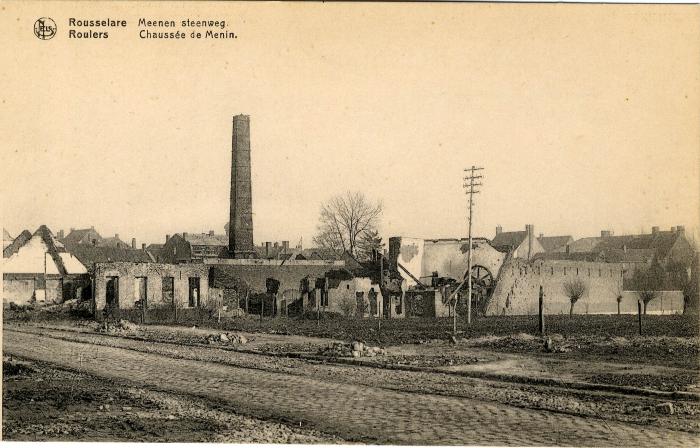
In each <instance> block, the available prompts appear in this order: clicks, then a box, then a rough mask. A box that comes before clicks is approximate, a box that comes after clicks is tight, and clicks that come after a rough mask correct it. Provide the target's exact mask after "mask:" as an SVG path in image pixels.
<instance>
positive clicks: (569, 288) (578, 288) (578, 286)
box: [564, 278, 587, 316]
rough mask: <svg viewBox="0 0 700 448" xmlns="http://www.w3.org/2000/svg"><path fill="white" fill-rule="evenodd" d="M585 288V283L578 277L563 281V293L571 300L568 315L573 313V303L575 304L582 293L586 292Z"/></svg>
mask: <svg viewBox="0 0 700 448" xmlns="http://www.w3.org/2000/svg"><path fill="white" fill-rule="evenodd" d="M586 289H587V288H586V284H585V283H584V282H583V280H581V279H580V278H577V279H574V280H569V281H566V282H564V294H566V296H567V297H568V298H569V300H570V301H571V308H569V316H573V315H574V305H576V302H578V300H579V299H580V298H581V297H583V295H584V294H585V293H586Z"/></svg>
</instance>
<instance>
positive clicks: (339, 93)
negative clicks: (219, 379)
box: [0, 2, 700, 246]
mask: <svg viewBox="0 0 700 448" xmlns="http://www.w3.org/2000/svg"><path fill="white" fill-rule="evenodd" d="M162 6H164V7H162V8H161V9H160V11H158V10H157V9H155V8H157V7H158V5H156V6H152V7H149V5H145V4H135V3H122V4H115V3H110V4H101V5H94V4H93V5H83V6H81V7H77V6H71V5H67V4H58V3H55V4H45V5H43V6H42V5H38V4H31V5H26V4H14V3H10V4H8V3H5V4H4V5H3V7H2V8H3V10H2V11H1V12H2V16H3V17H2V20H3V28H2V29H3V33H4V34H5V37H6V38H9V39H10V41H11V42H10V44H11V45H12V49H13V50H14V51H11V52H10V54H11V58H10V63H9V64H7V65H6V66H5V67H3V68H2V69H0V70H2V72H3V75H2V85H3V86H5V87H4V88H3V89H2V92H0V95H1V96H2V106H3V107H2V109H3V116H4V118H3V120H2V121H3V125H4V130H3V132H2V140H3V141H2V143H1V145H2V155H3V156H2V179H3V180H2V196H3V214H4V219H3V225H4V227H6V228H7V229H8V230H9V231H10V232H11V233H12V234H13V235H16V234H17V233H19V232H20V231H21V230H22V229H24V228H27V229H29V230H31V231H34V230H35V229H36V227H37V226H38V225H40V224H47V225H48V226H49V227H50V228H51V230H53V231H57V230H59V229H62V228H63V229H66V230H67V229H68V228H70V227H75V228H80V227H89V226H90V225H94V226H95V227H96V229H97V230H98V231H99V232H100V233H101V234H102V235H103V236H110V235H113V234H114V233H119V234H120V236H121V237H122V239H123V240H125V241H127V242H128V241H130V238H132V237H135V238H136V239H137V240H138V243H139V244H140V243H141V242H146V243H151V242H162V241H163V240H164V235H165V234H173V233H175V232H182V231H189V232H205V231H208V230H210V229H213V230H215V231H217V233H221V232H223V226H224V224H225V222H226V221H227V219H228V213H229V208H228V207H229V178H230V160H231V119H232V116H233V115H235V114H240V113H243V114H248V115H250V116H251V134H252V135H251V147H252V164H253V208H254V232H255V233H254V234H255V241H256V243H260V242H262V241H268V240H272V241H275V240H290V241H291V242H292V245H294V244H296V242H298V241H299V239H300V238H302V237H303V239H304V245H305V246H308V245H309V243H310V240H311V237H312V235H313V233H314V230H315V226H316V222H317V218H318V210H319V205H320V203H321V202H322V201H324V200H325V199H327V198H329V197H330V196H331V195H333V194H337V193H342V192H343V191H345V190H361V191H363V192H365V193H366V194H367V195H368V196H369V197H371V198H374V199H378V200H382V201H383V203H384V206H385V212H384V216H383V221H382V228H381V231H382V234H383V235H384V236H385V237H388V236H392V235H404V236H416V237H426V238H428V237H456V236H464V235H465V234H466V199H465V195H464V190H463V188H462V176H463V174H464V173H463V168H465V167H468V166H470V165H472V164H476V165H480V166H483V167H485V172H484V173H485V178H484V181H483V183H484V185H483V187H482V188H481V191H482V193H481V194H479V195H478V198H477V201H476V209H475V235H478V236H485V237H489V238H491V237H493V234H494V229H495V226H496V225H498V224H500V225H502V226H503V228H504V230H520V229H524V227H525V225H526V224H528V223H532V224H534V226H535V232H536V233H540V232H543V233H545V234H549V235H555V234H572V235H574V236H575V237H582V236H595V235H598V234H599V232H600V230H601V229H612V230H614V231H615V233H616V234H622V233H627V232H632V233H639V232H640V231H642V230H644V231H649V230H650V228H651V226H653V225H658V226H660V227H661V228H662V229H663V228H669V227H671V226H675V225H678V224H682V225H685V226H686V227H687V228H688V229H689V230H691V231H696V229H697V227H698V221H699V216H698V215H699V214H700V208H699V202H700V201H699V194H700V182H699V179H700V173H699V170H700V159H699V156H700V107H699V105H700V96H699V94H700V89H699V84H700V80H699V77H698V75H699V74H700V73H699V70H700V69H699V67H700V33H699V32H698V30H699V27H700V25H698V24H699V23H700V20H699V19H700V14H698V11H699V9H698V7H697V6H696V5H692V6H639V5H637V6H610V5H607V6H600V5H498V6H493V5H484V4H470V5H457V4H444V5H416V4H383V5H370V4H352V5H351V4H337V5H333V4H305V5H302V4H287V5H279V4H255V3H254V4H250V3H244V4H237V5H229V4H224V3H219V2H215V3H213V4H210V5H208V6H205V5H198V4H195V3H184V4H174V5H173V4H171V5H162ZM165 6H167V7H165ZM207 7H208V8H210V9H208V10H207V9H206V8H207ZM98 8H99V9H98ZM149 8H151V9H149ZM214 8H216V9H214ZM78 15H79V16H80V18H82V19H102V18H107V17H112V18H124V19H126V20H127V21H128V22H129V25H128V28H127V29H126V30H110V38H109V39H107V40H75V39H68V38H67V34H66V29H67V28H68V26H67V25H68V18H69V17H77V16H78ZM41 16H48V17H52V18H53V19H54V20H55V21H56V23H57V24H58V26H59V35H57V36H56V37H55V38H54V39H52V40H50V41H41V40H39V39H36V38H35V37H34V35H33V34H32V26H33V23H34V21H35V20H36V18H37V17H41ZM139 17H146V18H149V19H170V18H172V19H175V20H177V21H179V20H180V19H182V18H185V17H192V18H212V19H226V20H227V21H229V23H230V25H229V27H228V28H229V30H231V31H235V32H236V33H237V34H238V35H239V38H238V39H235V40H216V41H211V40H209V41H198V42H195V41H191V40H185V41H178V42H172V41H161V42H155V41H144V40H141V39H139V38H138V30H137V28H136V22H137V21H138V18H139ZM8 125H9V126H8Z"/></svg>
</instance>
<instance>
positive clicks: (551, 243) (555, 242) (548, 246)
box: [537, 235, 573, 252]
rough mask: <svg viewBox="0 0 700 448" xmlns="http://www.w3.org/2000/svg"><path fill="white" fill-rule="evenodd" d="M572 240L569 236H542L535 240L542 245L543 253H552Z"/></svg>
mask: <svg viewBox="0 0 700 448" xmlns="http://www.w3.org/2000/svg"><path fill="white" fill-rule="evenodd" d="M572 240H573V238H572V237H571V235H562V236H542V237H539V238H537V241H539V243H540V245H542V248H543V249H544V251H545V252H552V251H554V250H557V249H560V248H562V247H565V246H566V244H567V243H568V242H570V241H572Z"/></svg>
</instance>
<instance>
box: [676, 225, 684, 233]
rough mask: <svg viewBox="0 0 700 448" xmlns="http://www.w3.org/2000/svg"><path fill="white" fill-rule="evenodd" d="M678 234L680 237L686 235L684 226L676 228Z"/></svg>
mask: <svg viewBox="0 0 700 448" xmlns="http://www.w3.org/2000/svg"><path fill="white" fill-rule="evenodd" d="M676 233H678V234H679V235H685V227H684V226H676Z"/></svg>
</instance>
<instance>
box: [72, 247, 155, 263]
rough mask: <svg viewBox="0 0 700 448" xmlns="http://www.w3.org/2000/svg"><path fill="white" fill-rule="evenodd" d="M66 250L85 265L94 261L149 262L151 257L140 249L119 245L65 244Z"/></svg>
mask: <svg viewBox="0 0 700 448" xmlns="http://www.w3.org/2000/svg"><path fill="white" fill-rule="evenodd" d="M66 247H67V249H68V251H69V252H70V253H72V254H73V255H75V256H76V258H78V260H80V262H81V263H83V264H84V265H85V266H93V265H94V264H95V263H107V262H118V261H127V262H132V263H149V262H151V257H149V256H148V254H147V253H146V251H144V250H140V249H123V248H119V247H104V246H93V245H92V244H73V245H66Z"/></svg>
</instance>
